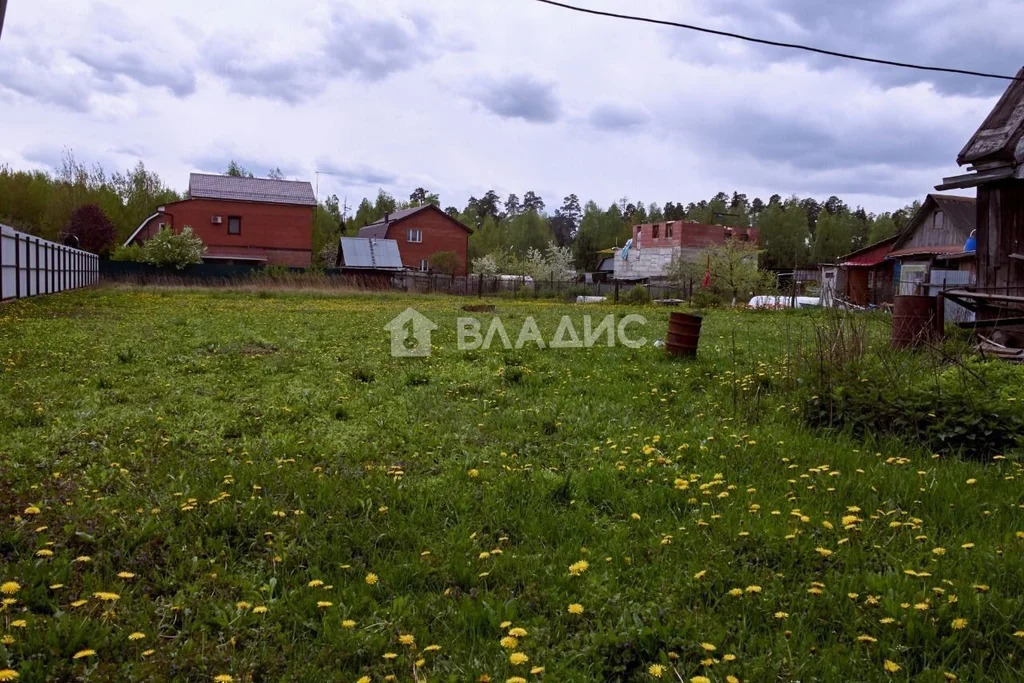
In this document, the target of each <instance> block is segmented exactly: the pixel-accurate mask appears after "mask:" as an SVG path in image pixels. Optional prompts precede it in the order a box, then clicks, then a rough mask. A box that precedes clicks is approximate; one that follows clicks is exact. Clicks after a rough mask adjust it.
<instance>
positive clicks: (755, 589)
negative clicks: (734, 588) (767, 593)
mask: <svg viewBox="0 0 1024 683" xmlns="http://www.w3.org/2000/svg"><path fill="white" fill-rule="evenodd" d="M746 591H747V592H748V593H760V592H761V587H760V586H757V585H754V586H747V587H746Z"/></svg>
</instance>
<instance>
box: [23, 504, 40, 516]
mask: <svg viewBox="0 0 1024 683" xmlns="http://www.w3.org/2000/svg"><path fill="white" fill-rule="evenodd" d="M39 513H40V510H39V508H37V507H36V506H35V505H29V506H28V507H27V508H25V512H24V514H26V515H38V514H39Z"/></svg>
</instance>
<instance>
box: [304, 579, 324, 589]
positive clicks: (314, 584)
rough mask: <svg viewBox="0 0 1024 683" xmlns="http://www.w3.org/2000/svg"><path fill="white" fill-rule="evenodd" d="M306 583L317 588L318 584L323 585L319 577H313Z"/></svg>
mask: <svg viewBox="0 0 1024 683" xmlns="http://www.w3.org/2000/svg"><path fill="white" fill-rule="evenodd" d="M306 585H307V586H309V587H310V588H319V587H320V586H322V585H324V582H323V581H321V580H320V579H313V580H312V581H310V582H309V583H307V584H306Z"/></svg>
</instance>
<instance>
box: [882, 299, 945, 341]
mask: <svg viewBox="0 0 1024 683" xmlns="http://www.w3.org/2000/svg"><path fill="white" fill-rule="evenodd" d="M934 338H935V297H933V296H917V295H914V296H911V295H904V296H897V297H894V299H893V308H892V347H893V348H894V349H913V348H916V347H918V346H920V345H921V344H923V343H925V342H927V341H931V340H932V339H934Z"/></svg>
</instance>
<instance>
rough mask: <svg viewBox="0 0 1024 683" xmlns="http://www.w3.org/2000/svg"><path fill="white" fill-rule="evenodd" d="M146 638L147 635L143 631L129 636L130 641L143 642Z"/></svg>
mask: <svg viewBox="0 0 1024 683" xmlns="http://www.w3.org/2000/svg"><path fill="white" fill-rule="evenodd" d="M145 637H146V634H145V633H143V632H142V631H136V632H135V633H130V634H128V640H142V639H143V638H145Z"/></svg>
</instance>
